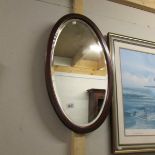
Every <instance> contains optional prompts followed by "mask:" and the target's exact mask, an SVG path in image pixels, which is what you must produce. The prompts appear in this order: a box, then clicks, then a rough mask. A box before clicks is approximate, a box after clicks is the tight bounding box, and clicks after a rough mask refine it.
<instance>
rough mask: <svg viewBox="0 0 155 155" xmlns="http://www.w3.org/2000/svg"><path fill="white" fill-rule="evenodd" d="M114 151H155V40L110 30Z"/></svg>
mask: <svg viewBox="0 0 155 155" xmlns="http://www.w3.org/2000/svg"><path fill="white" fill-rule="evenodd" d="M108 38H109V48H110V52H111V56H112V61H113V71H114V92H113V102H112V137H113V138H112V141H113V152H114V153H115V154H119V153H135V152H154V151H155V42H151V41H146V40H142V39H138V38H133V37H128V36H123V35H119V34H114V33H109V34H108Z"/></svg>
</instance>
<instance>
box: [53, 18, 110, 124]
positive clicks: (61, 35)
mask: <svg viewBox="0 0 155 155" xmlns="http://www.w3.org/2000/svg"><path fill="white" fill-rule="evenodd" d="M53 50H54V51H53V52H54V55H53V61H52V62H51V72H52V77H51V78H52V81H53V84H54V89H55V92H56V96H57V99H58V102H59V103H60V106H61V108H62V111H63V112H64V113H65V115H66V116H67V118H68V119H70V120H71V121H72V122H73V123H74V124H77V125H80V126H85V125H88V124H90V123H93V122H94V121H95V120H96V119H97V118H98V117H99V115H100V113H101V112H102V109H103V108H104V99H105V95H106V90H107V79H108V77H107V66H106V61H105V58H104V52H103V48H102V47H101V45H100V42H99V40H98V37H97V36H96V34H95V33H94V31H93V29H92V28H91V27H90V26H89V25H88V24H87V23H85V22H84V21H82V20H79V19H71V20H68V21H67V22H65V23H64V24H62V26H61V27H60V28H59V29H58V31H57V33H56V38H55V47H54V48H53ZM51 60H52V59H51Z"/></svg>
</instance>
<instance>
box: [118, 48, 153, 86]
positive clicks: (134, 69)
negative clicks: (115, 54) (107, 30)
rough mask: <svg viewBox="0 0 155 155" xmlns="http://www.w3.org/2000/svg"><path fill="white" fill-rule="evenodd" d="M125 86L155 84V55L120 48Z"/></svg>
mask: <svg viewBox="0 0 155 155" xmlns="http://www.w3.org/2000/svg"><path fill="white" fill-rule="evenodd" d="M120 58H121V71H122V83H123V87H130V88H132V87H137V88H141V87H144V86H155V55H154V54H149V53H143V52H138V51H133V50H129V49H123V48H120Z"/></svg>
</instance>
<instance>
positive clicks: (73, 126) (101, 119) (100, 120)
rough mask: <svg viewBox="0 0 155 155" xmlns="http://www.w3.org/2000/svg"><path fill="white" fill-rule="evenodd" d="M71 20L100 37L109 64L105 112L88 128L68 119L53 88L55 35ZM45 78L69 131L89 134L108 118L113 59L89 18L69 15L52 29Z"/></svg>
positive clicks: (57, 111)
mask: <svg viewBox="0 0 155 155" xmlns="http://www.w3.org/2000/svg"><path fill="white" fill-rule="evenodd" d="M71 19H79V20H82V21H84V22H85V23H87V24H88V25H89V26H90V27H91V28H92V30H93V31H94V32H95V34H96V36H97V37H98V39H99V41H100V44H101V46H102V48H103V49H104V55H105V59H106V62H107V72H108V89H107V95H106V98H105V105H104V108H103V111H102V113H101V115H100V116H99V118H98V119H97V120H96V121H94V122H93V123H90V124H88V125H87V126H79V125H76V124H74V123H73V122H71V121H70V120H69V119H68V118H67V117H66V115H65V114H64V113H63V111H62V110H61V107H60V105H59V103H58V100H57V97H56V94H55V90H54V86H53V82H52V79H51V77H52V73H51V68H50V62H53V55H54V53H53V52H52V45H53V42H54V40H55V39H54V38H55V34H56V32H57V30H58V29H59V27H60V26H61V25H62V24H63V23H65V22H67V21H68V20H71ZM51 56H52V57H51ZM45 78H46V87H47V91H48V95H49V97H50V101H51V103H52V105H53V108H54V110H55V112H56V113H57V115H58V117H59V119H60V120H61V121H62V122H63V123H64V125H65V126H67V127H68V128H69V129H71V130H73V131H74V132H76V133H88V132H91V131H93V130H95V129H97V128H98V127H99V126H100V125H101V124H102V123H103V122H104V120H105V118H106V116H107V115H108V113H109V109H110V105H111V99H112V92H113V91H112V81H113V72H112V63H111V59H110V54H109V50H108V47H107V45H106V42H105V40H104V38H103V36H102V33H101V32H100V30H99V29H98V28H97V26H96V25H95V24H94V23H93V22H92V21H91V20H90V19H89V18H87V17H85V16H83V15H80V14H74V13H72V14H67V15H65V16H63V17H62V18H60V19H59V20H58V21H57V23H56V24H55V25H54V27H53V28H52V31H51V34H50V37H49V41H48V47H47V54H46V62H45Z"/></svg>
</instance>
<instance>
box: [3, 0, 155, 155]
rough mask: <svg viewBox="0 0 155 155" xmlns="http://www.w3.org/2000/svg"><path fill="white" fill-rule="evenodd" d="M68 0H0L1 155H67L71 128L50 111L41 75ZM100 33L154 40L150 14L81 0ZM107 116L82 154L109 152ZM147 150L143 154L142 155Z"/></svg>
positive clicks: (154, 18) (154, 22) (153, 20)
mask: <svg viewBox="0 0 155 155" xmlns="http://www.w3.org/2000/svg"><path fill="white" fill-rule="evenodd" d="M70 6H71V4H70V1H69V0H0V155H68V154H69V139H70V131H69V130H68V129H67V128H66V127H64V126H63V125H62V123H61V122H60V121H59V120H58V118H57V116H56V115H55V113H54V111H53V109H52V107H51V105H50V102H49V98H48V95H47V91H46V87H45V79H44V56H45V52H46V45H47V40H48V37H49V34H50V31H51V27H52V25H53V24H54V23H55V22H56V21H57V20H58V19H59V18H60V17H61V16H63V15H64V14H66V13H69V12H70V10H71V7H70ZM84 13H85V15H86V16H88V17H89V18H91V19H92V20H93V21H94V22H95V23H96V24H97V25H98V27H99V28H100V29H101V31H102V32H103V34H104V35H106V34H107V32H114V33H119V34H124V35H130V36H132V37H138V38H142V39H146V40H151V41H155V14H152V13H148V12H144V11H141V10H138V9H134V8H130V7H127V6H123V5H119V4H116V3H113V2H110V1H107V0H85V1H84ZM110 139H111V136H110V121H109V119H107V120H106V122H105V123H104V124H103V125H102V126H101V127H100V128H99V129H97V130H96V131H95V132H93V133H91V134H88V135H87V137H86V140H87V143H86V144H87V155H95V154H96V155H111V143H110ZM146 154H147V153H146Z"/></svg>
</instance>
